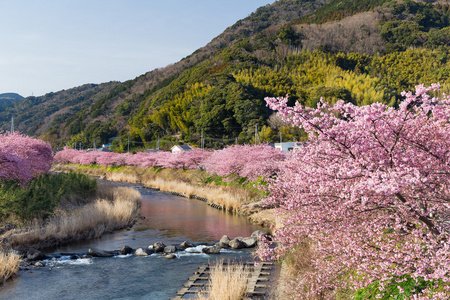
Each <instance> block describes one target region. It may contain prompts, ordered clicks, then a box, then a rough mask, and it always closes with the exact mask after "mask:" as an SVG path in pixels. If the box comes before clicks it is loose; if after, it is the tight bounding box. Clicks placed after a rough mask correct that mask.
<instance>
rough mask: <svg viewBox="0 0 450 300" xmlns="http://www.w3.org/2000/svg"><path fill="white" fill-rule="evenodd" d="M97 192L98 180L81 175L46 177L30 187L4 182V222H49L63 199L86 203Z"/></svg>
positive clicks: (0, 201)
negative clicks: (43, 220) (37, 220)
mask: <svg viewBox="0 0 450 300" xmlns="http://www.w3.org/2000/svg"><path fill="white" fill-rule="evenodd" d="M96 189H97V182H96V180H95V179H92V178H90V177H89V176H87V175H84V174H80V173H61V174H55V175H51V174H42V175H40V176H38V177H37V178H35V179H33V180H31V181H30V182H29V183H28V184H27V185H26V186H21V185H18V184H17V183H16V182H14V181H4V182H2V183H1V184H0V222H4V221H7V220H8V221H20V222H24V221H30V220H32V219H34V218H42V219H45V218H47V217H49V216H50V215H52V214H53V212H54V209H55V208H56V207H57V206H58V204H59V203H60V201H61V200H62V199H66V200H74V199H76V200H82V199H86V198H89V197H91V196H93V195H94V194H95V191H96Z"/></svg>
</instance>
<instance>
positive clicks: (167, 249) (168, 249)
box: [164, 246, 177, 254]
mask: <svg viewBox="0 0 450 300" xmlns="http://www.w3.org/2000/svg"><path fill="white" fill-rule="evenodd" d="M175 252H177V247H176V246H166V247H165V248H164V253H165V254H169V253H175Z"/></svg>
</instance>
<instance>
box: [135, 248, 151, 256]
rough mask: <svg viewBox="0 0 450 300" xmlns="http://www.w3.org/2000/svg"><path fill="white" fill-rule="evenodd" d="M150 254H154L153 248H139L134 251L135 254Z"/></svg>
mask: <svg viewBox="0 0 450 300" xmlns="http://www.w3.org/2000/svg"><path fill="white" fill-rule="evenodd" d="M150 254H152V252H151V250H150V249H146V248H137V249H136V250H135V251H134V252H133V255H134V256H149V255H150Z"/></svg>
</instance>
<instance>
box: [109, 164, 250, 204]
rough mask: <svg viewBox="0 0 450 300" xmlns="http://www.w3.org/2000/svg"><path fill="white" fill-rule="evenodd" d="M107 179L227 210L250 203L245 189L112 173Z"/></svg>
mask: <svg viewBox="0 0 450 300" xmlns="http://www.w3.org/2000/svg"><path fill="white" fill-rule="evenodd" d="M106 179H108V180H111V181H121V182H134V183H141V184H143V185H144V186H148V187H152V188H158V189H160V190H161V191H163V192H175V193H180V194H183V195H185V196H186V197H192V196H193V195H196V196H199V197H203V198H206V199H208V201H210V202H213V203H215V204H218V205H220V206H222V207H224V208H225V209H226V210H233V211H238V210H239V208H240V207H241V205H242V204H243V203H245V202H248V199H249V198H250V194H249V192H247V191H246V190H243V189H239V190H237V189H233V188H228V187H220V186H213V187H211V186H199V185H193V184H192V182H185V181H183V180H177V179H168V178H161V177H154V176H148V177H147V178H145V176H137V175H135V174H127V173H115V172H111V173H108V174H107V175H106Z"/></svg>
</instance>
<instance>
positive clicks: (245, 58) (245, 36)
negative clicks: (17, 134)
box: [0, 0, 450, 150]
mask: <svg viewBox="0 0 450 300" xmlns="http://www.w3.org/2000/svg"><path fill="white" fill-rule="evenodd" d="M448 2H449V1H420V2H419V1H410V0H402V1H393V0H359V1H358V0H351V1H341V0H329V1H325V0H316V1H314V0H290V1H288V0H280V1H277V2H275V3H273V4H272V5H266V6H263V7H260V8H259V9H258V10H256V11H255V12H254V13H252V14H251V15H250V16H249V17H247V18H245V19H243V20H240V21H238V22H236V23H235V24H234V25H232V26H230V27H229V28H227V29H226V30H225V31H224V32H223V33H222V34H221V35H219V36H218V37H216V38H214V39H213V40H212V41H211V42H210V43H208V44H207V45H206V46H204V47H202V48H200V49H198V50H197V51H195V52H194V53H193V54H191V55H190V56H188V57H186V58H184V59H182V60H181V61H179V62H177V63H175V64H173V65H170V66H167V67H166V68H161V69H157V70H153V71H151V72H148V73H146V74H144V75H141V76H139V77H137V78H135V79H133V80H129V81H126V82H123V83H121V82H109V83H104V84H100V85H94V84H87V85H83V86H81V87H77V88H73V89H69V90H65V91H60V92H57V93H50V94H47V95H44V96H42V97H28V98H26V99H23V100H20V101H19V102H17V103H15V104H13V105H10V106H8V107H7V108H6V109H5V110H3V111H0V124H5V125H4V126H7V124H8V122H9V120H10V119H11V116H13V115H14V118H15V120H16V124H17V125H16V127H17V128H19V130H22V131H24V132H26V133H28V134H30V135H36V136H40V137H41V138H43V139H45V140H47V141H49V142H51V143H52V144H54V145H55V146H59V147H60V146H62V145H65V144H69V145H72V144H73V143H77V144H79V143H82V145H84V146H85V147H91V146H92V144H93V143H94V141H95V142H96V144H100V143H106V142H108V140H109V139H110V138H112V137H117V138H116V139H114V141H113V146H115V147H116V148H115V149H117V150H120V149H122V150H124V149H125V148H126V145H127V142H128V139H130V141H131V147H132V148H137V147H144V146H145V147H154V146H156V141H157V140H158V137H160V138H161V143H160V146H162V147H169V146H170V145H172V144H173V143H176V142H185V143H190V144H194V145H199V144H200V138H201V134H202V132H203V135H204V137H206V138H207V139H206V144H207V146H208V147H221V146H223V144H226V143H233V142H235V141H236V138H237V139H238V142H240V143H243V142H251V139H252V138H253V136H254V132H255V128H256V129H258V130H260V132H259V135H260V139H262V140H265V141H274V140H277V139H278V136H279V135H280V133H281V134H282V136H283V137H284V138H285V139H291V140H294V139H295V140H299V139H302V138H304V136H303V134H302V132H301V131H300V130H296V129H293V128H291V127H288V126H286V124H283V123H282V122H280V120H277V118H276V117H274V116H271V112H270V111H268V109H267V108H266V107H265V105H264V100H263V99H264V97H266V96H284V95H286V94H288V95H289V96H290V98H289V99H290V102H291V103H293V102H295V101H299V102H301V103H303V104H305V105H309V106H314V105H316V103H317V102H318V100H319V98H320V97H322V96H323V97H324V98H325V100H326V101H330V102H333V101H336V100H337V99H343V100H345V101H349V102H353V103H356V104H358V105H364V104H370V103H373V102H377V101H378V102H383V103H387V104H389V105H393V106H395V105H396V104H397V103H398V101H399V99H400V98H401V95H400V94H401V92H402V91H403V90H410V89H412V88H414V86H415V85H417V84H420V83H424V84H430V83H433V82H440V83H441V85H442V87H443V91H444V92H446V93H448V92H449V91H450V79H449V76H450V72H449V70H450V60H449V58H450V51H449V49H450V27H449V26H450V9H449V6H450V5H449V3H448ZM3 129H6V128H5V127H4V128H3Z"/></svg>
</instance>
